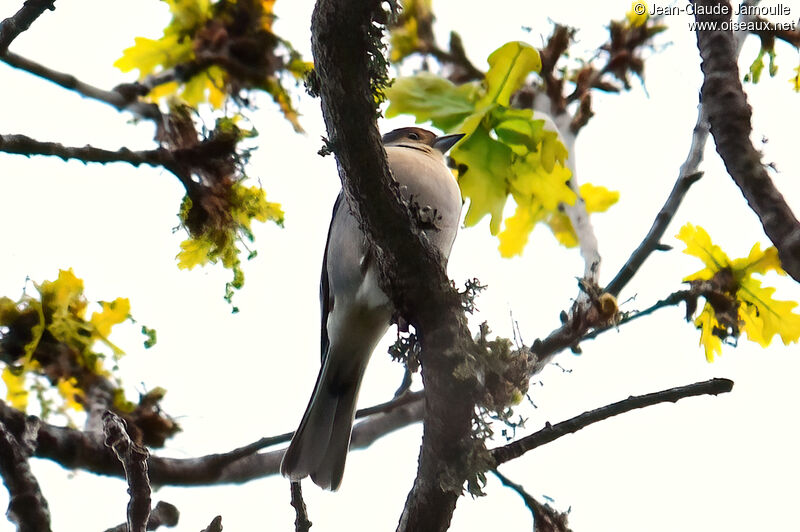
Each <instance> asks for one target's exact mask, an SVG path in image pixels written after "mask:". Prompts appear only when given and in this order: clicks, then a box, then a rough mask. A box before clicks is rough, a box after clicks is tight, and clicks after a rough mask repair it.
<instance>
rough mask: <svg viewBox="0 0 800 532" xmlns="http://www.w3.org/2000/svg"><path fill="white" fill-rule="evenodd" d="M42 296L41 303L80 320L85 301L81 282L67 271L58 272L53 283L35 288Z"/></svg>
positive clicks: (71, 272) (46, 282)
mask: <svg viewBox="0 0 800 532" xmlns="http://www.w3.org/2000/svg"><path fill="white" fill-rule="evenodd" d="M37 289H38V290H39V293H40V294H41V296H42V303H43V304H45V305H49V306H51V307H54V308H55V309H60V310H62V311H63V312H70V313H72V314H74V315H75V316H77V317H79V318H82V317H83V311H84V310H85V309H86V299H85V298H84V297H83V280H82V279H79V278H77V277H76V276H75V273H73V271H72V268H70V269H69V270H59V271H58V278H57V279H56V280H55V281H44V282H43V283H42V284H41V286H37Z"/></svg>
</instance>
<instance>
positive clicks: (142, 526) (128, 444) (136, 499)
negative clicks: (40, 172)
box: [103, 411, 150, 532]
mask: <svg viewBox="0 0 800 532" xmlns="http://www.w3.org/2000/svg"><path fill="white" fill-rule="evenodd" d="M103 433H104V434H105V444H106V446H107V447H110V448H111V450H112V451H114V454H115V455H116V457H117V459H118V460H119V461H120V462H122V467H123V468H124V469H125V478H126V479H127V480H128V493H129V494H130V496H131V499H130V501H129V502H128V532H146V531H147V523H148V520H149V518H150V478H149V476H148V474H147V457H148V455H149V453H148V452H147V449H145V448H144V447H141V446H139V445H136V444H135V443H133V442H132V441H131V438H130V436H128V433H127V431H126V430H125V422H124V421H122V419H121V418H120V417H119V416H117V415H116V414H114V413H113V412H110V411H107V412H106V413H105V414H104V415H103Z"/></svg>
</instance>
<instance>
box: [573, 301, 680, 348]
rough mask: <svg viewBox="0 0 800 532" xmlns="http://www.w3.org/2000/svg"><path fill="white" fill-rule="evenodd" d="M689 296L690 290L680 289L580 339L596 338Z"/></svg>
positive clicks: (673, 304)
mask: <svg viewBox="0 0 800 532" xmlns="http://www.w3.org/2000/svg"><path fill="white" fill-rule="evenodd" d="M689 297H691V294H690V292H689V291H688V290H679V291H678V292H673V293H672V294H670V295H668V296H667V297H665V298H664V299H661V300H659V301H657V302H655V303H654V304H652V305H651V306H649V307H647V308H646V309H644V310H640V311H638V312H630V313H628V314H625V315H624V316H622V318H620V319H619V321H617V322H616V323H614V324H612V325H608V326H606V327H600V328H597V329H594V330H592V331H589V332H588V333H586V334H585V335H583V337H581V339H580V341H581V342H583V341H584V340H593V339H594V338H597V337H598V336H600V334H602V333H604V332H606V331H608V330H610V329H616V328H617V327H619V326H620V325H624V324H626V323H628V322H631V321H633V320H635V319H638V318H643V317H645V316H648V315H650V314H652V313H653V312H655V311H656V310H658V309H662V308H665V307H672V306H675V305H677V304H679V303H681V302H682V301H686V300H687V298H689Z"/></svg>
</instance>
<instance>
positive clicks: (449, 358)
mask: <svg viewBox="0 0 800 532" xmlns="http://www.w3.org/2000/svg"><path fill="white" fill-rule="evenodd" d="M380 6H381V3H380V2H378V1H377V0H373V1H369V2H364V1H363V0H318V2H317V4H316V7H315V10H314V14H313V16H312V39H311V44H312V53H313V56H314V64H315V67H316V76H317V80H318V88H319V93H320V96H321V99H322V113H323V117H324V119H325V125H326V127H327V130H328V135H329V138H330V145H331V147H332V149H333V150H334V152H335V154H336V156H337V162H338V165H339V175H340V178H341V179H342V186H343V188H344V191H345V195H346V197H347V200H348V202H349V203H350V206H351V209H352V210H353V211H354V212H355V213H356V216H357V217H358V218H359V220H360V221H361V223H362V226H363V228H364V230H365V233H366V234H367V236H368V238H369V240H370V242H371V244H373V246H374V249H375V250H376V255H377V257H378V261H379V264H380V268H381V274H382V275H381V277H382V287H383V288H384V291H385V292H386V293H387V294H388V295H389V297H390V298H391V300H392V302H393V303H394V306H395V308H396V309H397V311H398V313H399V314H400V315H401V316H403V317H404V318H406V320H407V321H409V322H410V323H411V324H412V325H414V328H415V329H416V330H417V331H418V334H419V337H420V339H421V341H422V345H423V351H424V354H423V358H422V379H423V384H424V386H425V397H426V402H425V405H426V408H425V419H424V428H423V444H422V450H421V453H420V460H419V469H418V473H417V478H416V480H415V482H414V487H413V488H412V490H411V493H410V494H409V497H408V500H407V501H406V506H405V508H404V511H403V515H402V516H401V519H400V524H399V527H398V529H399V530H423V529H424V530H431V531H436V530H445V529H447V527H448V526H449V523H450V519H451V517H452V513H453V511H454V509H455V504H456V500H457V499H458V497H459V495H460V493H461V489H462V486H463V483H464V481H465V480H466V478H467V476H468V475H469V474H470V471H469V469H470V468H469V465H468V464H467V463H465V460H466V457H468V456H474V455H475V452H474V449H475V446H476V445H479V444H478V443H477V442H476V441H475V440H474V439H473V437H472V434H471V421H472V415H473V411H474V400H473V397H474V381H471V380H467V379H463V380H462V379H459V378H455V377H454V370H455V368H456V367H458V366H459V365H460V364H461V363H462V362H463V361H464V360H465V354H466V353H469V352H470V349H471V346H472V344H473V342H472V339H471V337H470V334H469V330H468V328H467V324H466V319H465V317H464V313H463V310H462V309H461V301H460V297H459V295H458V293H457V292H456V291H455V290H454V289H453V288H452V286H451V285H450V281H449V280H448V278H447V276H446V274H445V272H444V268H443V267H442V261H441V258H440V257H439V256H438V254H437V253H436V251H435V250H434V249H433V248H432V247H431V245H430V243H428V242H427V240H424V241H423V240H422V239H420V230H419V227H418V224H417V222H416V220H415V219H414V218H413V217H412V216H411V214H410V212H409V209H408V207H407V206H406V205H405V204H404V203H403V202H402V200H401V199H400V195H399V191H398V188H397V184H396V182H394V180H393V179H392V178H391V174H390V172H389V168H388V164H387V162H386V155H385V152H384V150H383V148H382V146H381V143H380V136H379V134H378V129H377V126H376V121H375V120H376V116H377V115H376V109H375V97H374V94H373V92H372V90H371V86H372V85H371V84H372V83H373V82H375V81H377V82H378V84H380V80H381V79H382V78H385V76H386V74H385V61H384V59H383V57H382V51H381V49H380V44H379V42H380V32H379V31H378V29H377V26H376V24H377V23H376V22H375V21H376V19H377V18H381V16H382V15H383V13H379V10H380V9H381V7H380ZM376 88H380V87H376Z"/></svg>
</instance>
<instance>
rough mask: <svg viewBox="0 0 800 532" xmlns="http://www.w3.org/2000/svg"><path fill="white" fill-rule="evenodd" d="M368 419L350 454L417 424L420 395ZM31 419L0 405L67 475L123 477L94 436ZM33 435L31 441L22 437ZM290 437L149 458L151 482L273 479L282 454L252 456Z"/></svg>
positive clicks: (3, 417)
mask: <svg viewBox="0 0 800 532" xmlns="http://www.w3.org/2000/svg"><path fill="white" fill-rule="evenodd" d="M364 411H372V412H373V413H372V414H371V415H370V416H369V417H368V418H367V419H365V420H364V421H362V422H361V423H358V424H357V425H356V426H355V427H354V429H353V438H352V441H351V445H350V449H351V450H355V449H363V448H366V447H368V446H370V445H371V444H372V443H373V442H374V441H376V440H377V439H378V438H381V437H383V436H385V435H387V434H389V433H390V432H393V431H395V430H397V429H400V428H403V427H406V426H408V425H410V424H412V423H417V422H419V421H421V420H422V417H423V413H424V399H423V397H422V395H421V394H418V395H415V396H414V397H413V400H411V399H406V397H405V396H404V397H401V398H398V399H397V400H395V401H390V402H389V403H384V405H383V406H382V410H381V411H379V412H377V411H376V408H375V407H371V408H368V409H364V410H362V411H359V412H362V413H363V412H364ZM32 420H35V421H38V420H37V419H36V418H34V417H32V416H31V417H30V418H26V416H25V414H24V413H22V412H20V411H19V410H16V409H14V408H11V407H10V406H8V405H7V404H6V403H4V402H2V401H0V422H2V423H4V424H5V425H6V427H8V430H9V432H10V433H11V434H12V435H13V436H14V437H16V438H17V439H18V440H19V439H22V438H25V439H29V440H31V442H32V443H31V447H32V448H33V449H34V456H36V457H38V458H44V459H48V460H52V461H54V462H56V463H57V464H59V465H61V466H62V467H64V468H66V469H83V470H85V471H88V472H91V473H95V474H99V475H109V476H114V477H124V475H125V472H124V469H123V468H122V465H121V464H120V461H119V460H118V459H117V458H116V457H115V456H114V454H113V453H112V452H111V451H110V450H109V449H108V448H107V447H105V445H104V444H103V441H102V440H101V439H100V438H99V437H98V435H97V433H90V432H83V431H80V430H76V429H70V428H66V427H58V426H55V425H50V424H48V423H43V422H39V424H38V425H35V424H33V422H32ZM32 427H34V428H35V430H33V434H31V435H30V437H28V436H26V434H28V433H30V432H31V431H32ZM291 436H292V433H288V434H282V435H279V436H275V437H272V438H262V439H261V440H258V441H257V442H254V443H252V444H250V445H246V446H244V447H241V448H238V449H234V450H233V451H230V452H228V453H218V454H210V455H205V456H200V457H197V458H184V459H179V458H162V457H159V456H153V455H151V456H150V457H149V458H148V459H147V465H148V470H149V476H150V481H151V483H152V484H153V485H159V486H165V485H169V486H200V485H203V486H206V485H217V484H242V483H244V482H248V481H251V480H255V479H258V478H263V477H266V476H270V475H276V474H277V473H278V469H279V466H280V461H281V458H282V457H283V452H284V450H283V449H279V450H276V451H272V452H266V453H259V454H256V453H257V451H258V450H260V449H263V448H264V447H266V446H268V445H274V444H276V443H280V442H286V441H288V440H289V439H291Z"/></svg>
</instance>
